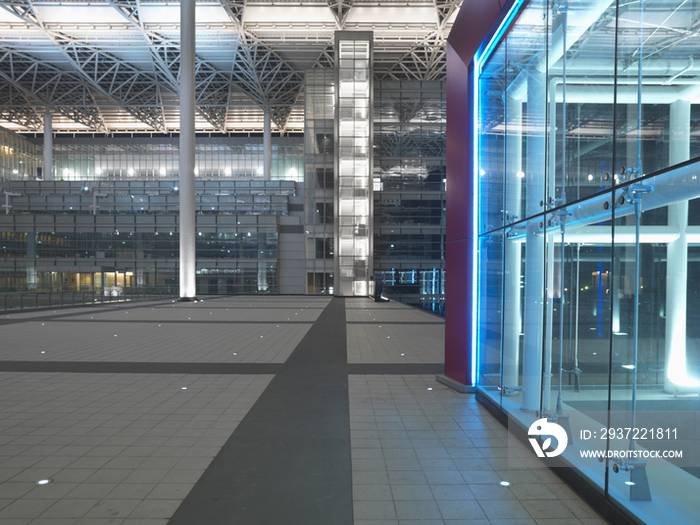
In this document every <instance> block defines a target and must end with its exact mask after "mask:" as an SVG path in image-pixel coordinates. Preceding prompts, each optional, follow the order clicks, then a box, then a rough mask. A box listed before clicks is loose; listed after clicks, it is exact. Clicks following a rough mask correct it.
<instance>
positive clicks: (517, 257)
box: [502, 97, 525, 387]
mask: <svg viewBox="0 0 700 525" xmlns="http://www.w3.org/2000/svg"><path fill="white" fill-rule="evenodd" d="M522 114H523V104H522V101H521V100H516V99H514V98H510V97H507V98H506V137H505V142H506V144H505V149H506V199H505V200H506V213H507V214H508V215H509V217H512V218H511V219H510V220H511V222H512V221H515V220H520V219H522V210H521V208H522V205H521V199H522V191H523V190H522V185H523V181H524V180H525V178H524V177H521V176H520V175H522V167H523V133H522ZM521 249H522V245H521V243H520V242H517V241H512V240H509V239H508V238H506V241H505V268H504V272H505V279H504V282H503V286H504V298H503V320H504V322H503V365H502V366H503V385H502V386H505V387H514V386H518V385H519V384H520V379H519V372H520V331H521V327H522V311H521V310H522V309H521V307H520V279H521V276H522V271H521V262H522V255H521Z"/></svg>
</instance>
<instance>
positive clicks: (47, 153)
mask: <svg viewBox="0 0 700 525" xmlns="http://www.w3.org/2000/svg"><path fill="white" fill-rule="evenodd" d="M52 133H53V129H52V126H51V109H50V108H49V106H46V112H45V113H44V170H43V176H44V177H43V178H44V180H53V135H52Z"/></svg>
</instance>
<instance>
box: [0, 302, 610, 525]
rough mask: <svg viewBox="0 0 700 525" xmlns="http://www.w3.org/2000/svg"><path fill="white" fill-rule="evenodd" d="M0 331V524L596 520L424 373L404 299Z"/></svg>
mask: <svg viewBox="0 0 700 525" xmlns="http://www.w3.org/2000/svg"><path fill="white" fill-rule="evenodd" d="M0 334H1V335H0V337H1V339H0V340H2V345H1V349H0V421H2V424H1V426H0V525H10V524H12V525H20V524H21V525H26V524H32V525H34V524H45V525H49V524H50V525H68V524H85V525H88V524H89V525H101V524H107V523H110V524H113V525H137V524H148V525H165V524H167V523H170V524H172V525H179V524H187V525H192V524H207V525H209V524H212V525H219V524H220V525H226V524H241V525H251V524H255V525H267V524H272V523H274V524H282V525H292V524H300V525H301V524H303V525H316V524H318V525H335V524H338V525H351V524H352V525H370V524H371V525H388V524H394V525H397V524H400V525H408V524H411V525H428V524H429V525H437V524H452V525H458V524H469V525H485V524H494V525H535V524H537V525H545V524H551V525H555V524H556V525H574V524H576V525H581V524H586V525H602V524H603V523H605V522H604V521H603V520H602V519H600V518H599V517H598V515H597V514H596V513H595V511H593V510H592V509H591V508H590V507H589V506H588V505H586V504H585V503H584V502H582V501H581V500H580V499H579V498H578V497H577V496H576V495H575V494H574V493H573V492H572V491H570V490H569V489H568V488H567V487H566V486H565V485H563V484H562V483H561V482H560V481H559V479H558V478H557V477H556V476H554V475H553V474H551V473H550V472H549V471H529V470H522V469H515V470H509V469H508V468H507V467H508V465H507V460H506V451H507V449H506V438H505V431H504V429H503V428H502V427H501V426H500V424H499V423H498V422H496V421H495V420H494V419H493V418H492V417H491V416H490V415H489V414H488V413H486V412H485V410H483V409H482V408H481V407H480V406H479V405H478V404H476V402H475V400H474V397H473V395H460V394H457V393H455V392H453V391H451V390H449V389H447V388H446V387H444V386H443V385H441V384H439V383H437V382H436V381H435V373H436V372H438V371H440V369H441V366H440V362H441V360H442V337H443V335H444V323H443V321H442V319H441V318H439V317H436V316H433V315H431V314H429V313H426V312H422V311H419V310H415V309H412V308H410V307H407V306H404V305H400V304H396V303H381V304H377V303H374V302H371V301H369V300H367V299H346V300H342V299H331V298H327V297H319V296H314V297H304V296H292V297H285V296H279V297H277V296H270V297H249V296H245V297H241V296H239V297H220V298H219V297H217V298H207V299H205V301H204V302H199V303H194V304H190V303H179V302H175V303H173V302H171V301H159V302H142V303H132V304H119V305H104V306H94V307H92V308H88V307H84V308H71V309H61V310H56V311H53V310H50V311H42V312H23V313H16V314H10V315H9V317H6V316H3V318H2V319H0ZM40 479H51V480H52V481H51V483H49V484H47V485H43V486H38V485H36V482H37V481H38V480H40ZM502 479H507V480H508V481H511V482H512V483H513V485H512V486H511V487H501V486H499V485H498V484H497V482H498V481H500V480H502Z"/></svg>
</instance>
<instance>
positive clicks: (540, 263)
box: [522, 66, 547, 410]
mask: <svg viewBox="0 0 700 525" xmlns="http://www.w3.org/2000/svg"><path fill="white" fill-rule="evenodd" d="M545 82H546V73H545V72H544V70H543V68H538V67H537V66H532V67H530V68H529V69H528V71H527V121H528V122H533V123H537V124H536V125H538V126H539V128H537V129H534V128H533V129H530V130H529V131H528V135H527V138H526V153H527V161H526V168H525V179H526V182H525V183H526V185H527V186H526V187H527V201H526V203H525V205H526V210H525V211H526V216H527V217H532V216H534V215H537V214H538V213H540V212H542V211H543V207H542V206H540V202H542V201H543V200H544V198H545V156H546V155H545V148H546V129H545V122H546V113H547V100H546V97H545V93H546V84H545ZM543 221H544V219H543V218H542V217H537V218H534V219H532V220H530V221H529V223H528V225H527V236H526V260H525V319H524V326H523V332H524V335H523V406H522V408H523V410H539V409H540V399H541V392H542V342H543V330H544V326H543V320H544V316H543V312H544V310H543V308H544V249H545V239H544V235H543V234H542V228H540V226H539V224H540V222H543Z"/></svg>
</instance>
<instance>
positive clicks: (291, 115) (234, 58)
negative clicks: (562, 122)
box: [0, 0, 461, 134]
mask: <svg viewBox="0 0 700 525" xmlns="http://www.w3.org/2000/svg"><path fill="white" fill-rule="evenodd" d="M460 3H461V0H408V1H396V0H382V1H381V2H378V1H376V0H375V1H368V0H301V1H291V0H281V1H280V0H273V1H265V2H263V1H260V0H257V1H256V0H197V49H196V61H197V69H196V83H197V121H196V127H197V131H198V132H213V133H217V132H223V133H235V132H246V131H247V132H258V131H262V122H263V117H262V115H263V110H264V109H269V111H270V113H271V118H272V121H273V123H274V125H275V126H276V128H277V129H278V130H280V131H287V132H295V131H302V130H303V126H304V118H303V105H302V101H303V97H302V93H303V85H304V73H303V72H304V70H305V69H308V68H312V67H324V66H328V65H331V64H332V60H333V38H334V32H335V31H336V30H339V29H343V30H349V31H355V30H357V31H373V33H374V57H375V60H374V74H375V78H376V79H379V80H381V79H395V80H439V79H443V78H444V76H445V67H446V60H445V39H446V37H447V34H448V33H449V28H450V27H451V25H452V22H453V20H454V18H455V16H456V13H457V10H458V8H459V5H460ZM0 8H1V9H0V126H3V127H5V128H7V129H11V130H14V131H18V132H41V131H43V119H44V113H45V110H46V107H47V106H50V108H51V112H52V114H53V118H52V126H53V131H54V132H56V133H86V132H87V133H107V134H110V133H129V132H137V133H144V132H145V133H148V132H154V133H158V132H177V131H178V129H179V96H178V93H179V78H178V77H179V69H180V63H179V55H180V51H179V38H180V28H179V26H180V7H179V2H177V1H172V0H171V1H164V0H98V1H93V0H0Z"/></svg>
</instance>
